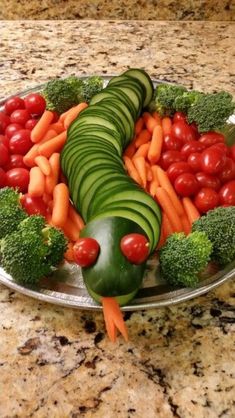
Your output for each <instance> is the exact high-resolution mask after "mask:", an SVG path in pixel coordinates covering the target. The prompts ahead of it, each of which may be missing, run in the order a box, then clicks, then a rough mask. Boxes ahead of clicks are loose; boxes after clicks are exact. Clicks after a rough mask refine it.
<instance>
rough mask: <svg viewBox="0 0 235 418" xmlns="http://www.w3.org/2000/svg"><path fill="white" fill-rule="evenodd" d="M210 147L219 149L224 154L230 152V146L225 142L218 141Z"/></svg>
mask: <svg viewBox="0 0 235 418" xmlns="http://www.w3.org/2000/svg"><path fill="white" fill-rule="evenodd" d="M210 148H212V149H218V150H219V151H220V152H221V154H224V155H227V156H229V154H230V148H229V147H228V146H227V145H226V144H223V143H222V142H218V143H217V144H215V145H212V146H211V147H210Z"/></svg>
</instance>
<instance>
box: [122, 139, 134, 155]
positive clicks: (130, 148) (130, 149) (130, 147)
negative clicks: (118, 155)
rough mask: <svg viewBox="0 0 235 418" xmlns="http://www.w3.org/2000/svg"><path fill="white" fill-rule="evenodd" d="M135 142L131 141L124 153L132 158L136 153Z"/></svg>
mask: <svg viewBox="0 0 235 418" xmlns="http://www.w3.org/2000/svg"><path fill="white" fill-rule="evenodd" d="M135 150H136V148H135V144H134V142H131V143H130V144H129V145H128V146H127V147H126V149H125V151H124V154H123V155H125V156H126V157H129V158H132V157H133V155H134V154H135Z"/></svg>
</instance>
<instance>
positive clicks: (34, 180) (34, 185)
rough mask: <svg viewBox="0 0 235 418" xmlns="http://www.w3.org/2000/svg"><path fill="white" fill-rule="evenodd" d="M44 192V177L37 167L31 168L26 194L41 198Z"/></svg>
mask: <svg viewBox="0 0 235 418" xmlns="http://www.w3.org/2000/svg"><path fill="white" fill-rule="evenodd" d="M44 191H45V176H44V174H43V173H42V171H41V169H40V168H39V167H32V168H31V170H30V172H29V186H28V193H29V194H30V195H31V196H34V197H41V196H42V195H43V193H44Z"/></svg>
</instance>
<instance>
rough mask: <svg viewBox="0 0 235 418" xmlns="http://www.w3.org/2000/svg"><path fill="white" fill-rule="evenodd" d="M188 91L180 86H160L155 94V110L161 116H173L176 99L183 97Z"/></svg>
mask: <svg viewBox="0 0 235 418" xmlns="http://www.w3.org/2000/svg"><path fill="white" fill-rule="evenodd" d="M186 91H187V89H186V88H185V87H183V86H180V85H174V84H159V86H157V88H156V90H155V93H154V101H155V110H156V111H157V112H158V113H159V114H160V115H161V116H165V115H169V116H170V115H173V114H174V111H175V107H174V103H175V99H176V97H179V96H181V95H183V94H184V93H185V92H186Z"/></svg>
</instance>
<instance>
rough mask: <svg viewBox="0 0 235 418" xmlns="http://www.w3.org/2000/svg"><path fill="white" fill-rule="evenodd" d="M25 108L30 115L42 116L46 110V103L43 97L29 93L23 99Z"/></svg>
mask: <svg viewBox="0 0 235 418" xmlns="http://www.w3.org/2000/svg"><path fill="white" fill-rule="evenodd" d="M24 103H25V108H26V109H27V110H28V111H29V113H31V115H38V116H40V115H42V114H43V112H44V110H45V109H46V101H45V99H44V97H42V96H41V95H40V94H38V93H31V94H28V96H26V97H25V98H24Z"/></svg>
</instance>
